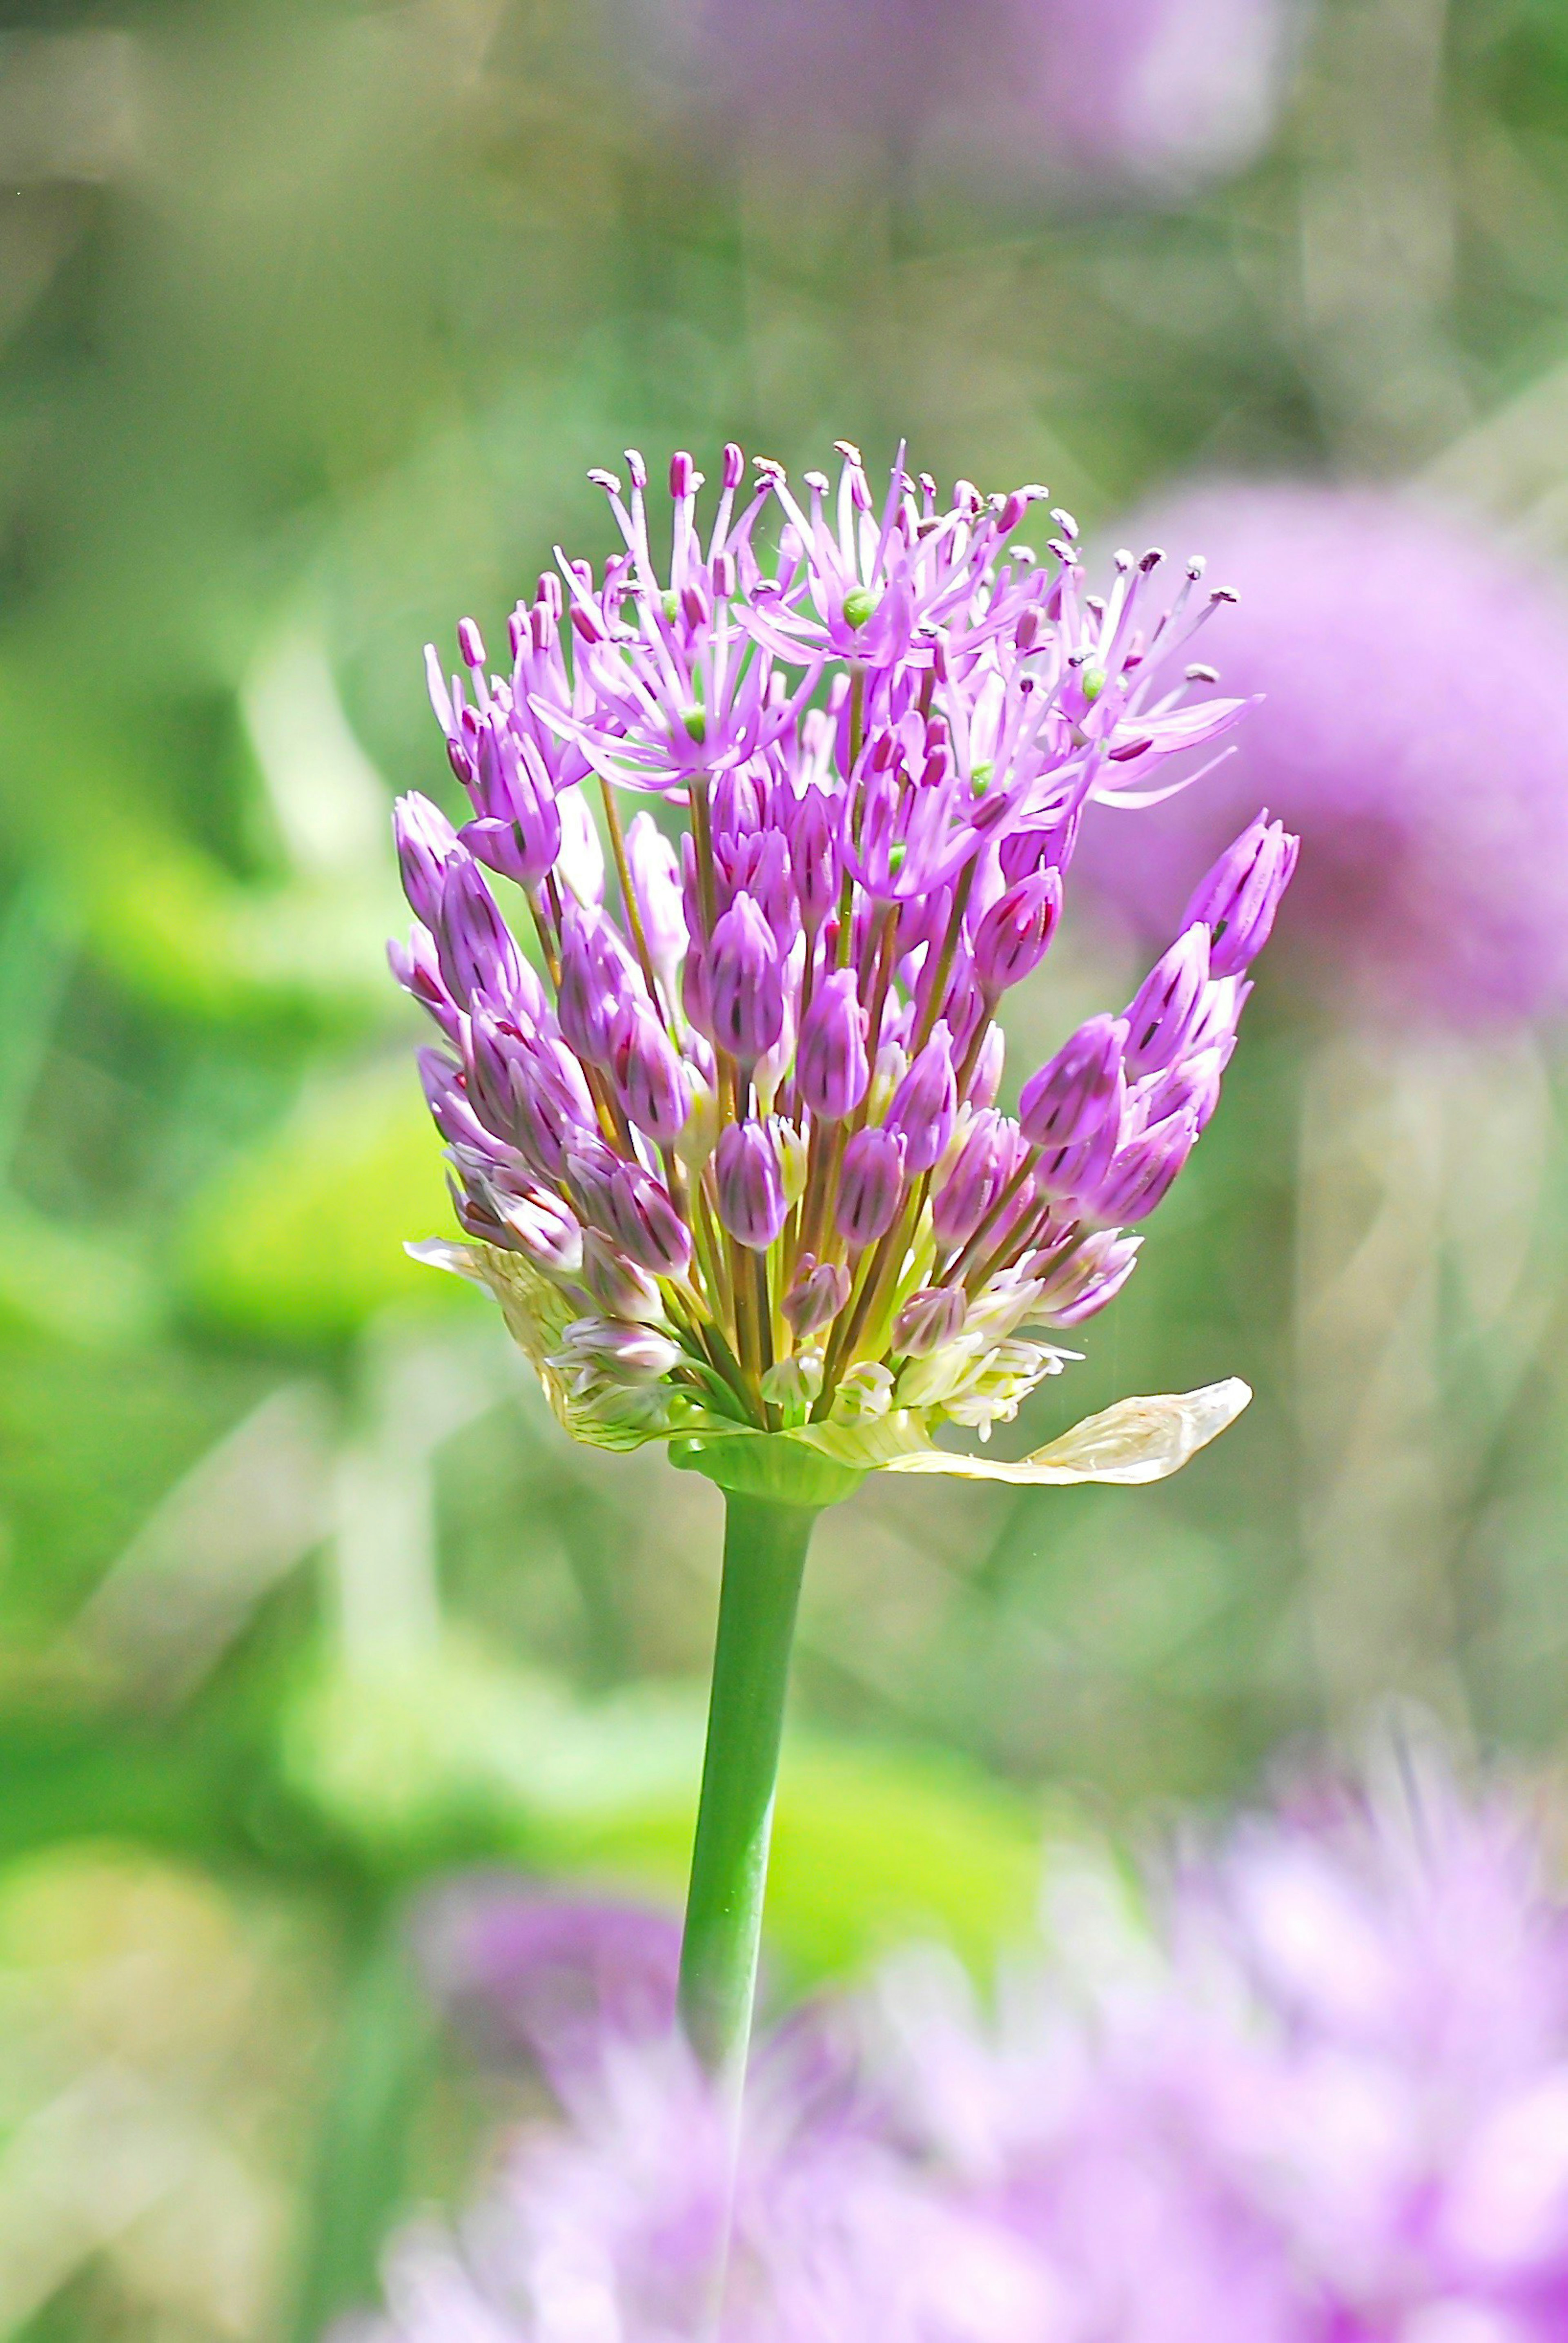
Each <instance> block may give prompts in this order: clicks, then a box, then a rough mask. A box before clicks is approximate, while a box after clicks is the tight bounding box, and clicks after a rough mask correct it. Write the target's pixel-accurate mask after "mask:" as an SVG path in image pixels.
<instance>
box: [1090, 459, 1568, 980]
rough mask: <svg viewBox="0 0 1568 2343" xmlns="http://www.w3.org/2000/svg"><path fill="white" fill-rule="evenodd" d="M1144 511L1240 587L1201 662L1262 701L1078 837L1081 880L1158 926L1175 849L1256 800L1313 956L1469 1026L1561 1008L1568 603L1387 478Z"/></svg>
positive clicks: (1229, 824) (1221, 490)
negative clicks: (1190, 762)
mask: <svg viewBox="0 0 1568 2343" xmlns="http://www.w3.org/2000/svg"><path fill="white" fill-rule="evenodd" d="M1159 525H1160V526H1161V527H1169V528H1172V529H1174V530H1176V531H1178V532H1180V533H1181V535H1183V536H1184V535H1185V533H1186V532H1187V531H1188V530H1189V529H1193V530H1198V531H1200V532H1201V539H1202V542H1203V543H1204V544H1206V545H1207V546H1208V547H1209V548H1211V554H1212V557H1213V558H1214V559H1215V560H1216V561H1217V562H1220V563H1222V564H1223V568H1224V575H1225V577H1226V578H1227V580H1228V581H1230V582H1231V583H1233V584H1234V585H1235V586H1236V587H1237V588H1239V590H1240V595H1241V601H1240V607H1239V608H1238V609H1237V610H1236V612H1235V613H1234V615H1233V617H1232V618H1231V619H1230V620H1229V621H1228V623H1227V625H1226V628H1225V629H1224V640H1223V643H1222V644H1217V645H1216V649H1215V657H1216V659H1217V662H1218V665H1219V669H1220V671H1221V674H1222V676H1223V679H1224V683H1225V687H1226V689H1228V690H1231V691H1235V692H1241V693H1244V694H1254V693H1255V694H1257V695H1259V705H1258V706H1257V708H1256V709H1254V711H1253V712H1252V714H1251V716H1250V717H1249V719H1248V720H1247V723H1246V724H1245V725H1244V726H1243V727H1242V728H1241V730H1240V731H1239V732H1238V734H1237V736H1236V741H1235V751H1234V754H1233V755H1231V756H1230V757H1228V758H1227V759H1226V760H1225V763H1224V765H1223V766H1222V767H1221V769H1219V770H1218V771H1217V772H1215V773H1213V774H1212V775H1211V776H1210V777H1209V778H1207V779H1205V781H1204V783H1203V785H1202V787H1201V788H1200V789H1192V790H1190V791H1185V792H1183V793H1181V795H1180V796H1178V797H1175V798H1173V799H1171V801H1170V802H1169V804H1167V805H1165V806H1163V807H1161V809H1159V810H1158V811H1157V812H1156V813H1154V814H1153V815H1151V817H1150V818H1149V819H1148V820H1146V821H1139V822H1136V823H1117V824H1110V823H1107V824H1105V825H1103V826H1102V827H1101V828H1100V829H1099V830H1097V831H1091V832H1090V833H1089V834H1088V835H1087V837H1086V840H1085V847H1084V863H1085V870H1086V872H1087V875H1088V876H1089V877H1090V878H1091V880H1093V882H1094V883H1095V884H1096V885H1097V886H1099V887H1101V888H1102V889H1103V890H1105V891H1106V893H1108V894H1109V895H1111V897H1112V898H1113V899H1114V900H1117V901H1119V902H1121V903H1122V904H1124V905H1125V906H1126V907H1127V908H1128V909H1130V910H1131V911H1132V912H1133V913H1134V915H1135V916H1136V917H1137V919H1138V920H1139V921H1140V922H1141V925H1142V926H1143V927H1144V928H1145V929H1146V930H1147V931H1148V932H1149V933H1150V934H1151V935H1159V934H1161V933H1162V932H1165V931H1167V930H1168V928H1169V924H1170V922H1171V920H1173V919H1175V918H1176V917H1177V916H1178V915H1179V913H1180V910H1181V900H1182V889H1181V883H1180V881H1179V880H1178V879H1177V877H1176V870H1177V866H1178V864H1179V863H1180V862H1181V861H1182V860H1183V859H1184V857H1185V855H1186V854H1188V853H1191V855H1192V857H1193V858H1194V859H1195V860H1196V859H1201V858H1202V857H1204V856H1206V855H1208V854H1210V853H1213V852H1216V851H1218V850H1219V849H1220V848H1221V846H1222V845H1223V843H1224V840H1225V839H1226V837H1227V836H1228V835H1229V834H1230V832H1231V830H1233V829H1234V828H1235V826H1236V824H1237V822H1238V821H1239V820H1241V818H1242V817H1243V816H1244V815H1246V814H1249V813H1251V811H1252V809H1254V808H1255V807H1257V806H1258V805H1259V804H1260V803H1262V804H1265V805H1267V806H1268V807H1270V808H1271V810H1272V811H1273V812H1274V813H1275V814H1278V815H1282V816H1283V818H1284V820H1286V821H1287V822H1288V823H1289V824H1290V826H1291V827H1292V829H1294V830H1299V831H1300V833H1301V835H1302V839H1303V840H1305V843H1306V856H1305V863H1304V874H1303V878H1302V881H1301V883H1300V884H1299V885H1298V886H1297V887H1296V888H1295V889H1294V890H1292V897H1291V902H1290V906H1289V909H1288V910H1287V912H1286V913H1285V915H1284V920H1283V926H1282V940H1283V941H1285V942H1287V943H1290V944H1293V945H1294V946H1296V947H1297V948H1299V949H1302V950H1307V951H1310V952H1312V954H1313V955H1314V956H1315V959H1316V960H1317V963H1318V968H1319V970H1320V971H1328V972H1330V973H1332V975H1333V976H1334V977H1335V978H1336V979H1339V980H1343V979H1344V978H1346V977H1348V978H1350V979H1351V980H1352V981H1353V982H1354V983H1356V984H1357V985H1358V986H1359V987H1361V988H1362V990H1367V989H1369V988H1370V989H1371V990H1372V992H1373V993H1374V994H1375V995H1379V996H1382V998H1383V999H1384V1000H1385V1001H1387V1000H1392V1003H1393V1004H1394V1005H1395V1006H1396V1007H1398V1008H1400V1009H1407V1008H1411V1007H1414V1008H1417V1009H1420V1010H1424V1011H1427V1012H1428V1013H1433V1014H1436V1015H1437V1016H1439V1017H1440V1018H1442V1019H1444V1020H1448V1021H1453V1022H1457V1023H1461V1024H1475V1023H1484V1022H1486V1021H1495V1020H1497V1019H1499V1018H1513V1017H1529V1016H1537V1015H1542V1014H1553V1013H1556V1014H1560V1013H1561V1012H1562V1011H1563V1009H1564V1008H1568V749H1565V748H1564V742H1565V740H1568V601H1565V600H1564V598H1563V597H1562V596H1561V595H1560V594H1559V593H1558V592H1557V590H1556V589H1555V588H1553V585H1552V584H1551V583H1550V581H1549V580H1547V579H1546V578H1544V577H1543V576H1541V575H1539V574H1538V573H1535V572H1533V571H1532V570H1531V569H1530V568H1528V567H1526V566H1524V565H1523V564H1522V563H1520V562H1517V561H1515V560H1513V558H1509V557H1507V556H1505V555H1504V554H1503V552H1502V551H1501V550H1500V549H1499V548H1497V547H1496V546H1495V545H1493V544H1492V543H1490V542H1489V541H1488V539H1487V538H1486V536H1485V534H1484V532H1483V530H1482V529H1481V528H1480V527H1479V525H1477V526H1474V527H1470V528H1466V527H1463V526H1462V525H1460V524H1459V523H1457V522H1455V521H1453V520H1452V519H1445V518H1441V517H1439V516H1438V515H1436V514H1433V513H1432V512H1429V511H1425V510H1422V508H1419V507H1414V506H1412V505H1411V504H1410V503H1408V502H1407V501H1405V500H1404V499H1402V498H1399V497H1395V496H1392V495H1390V494H1387V493H1384V492H1382V491H1374V490H1371V489H1337V488H1309V487H1302V486H1274V487H1217V488H1210V489H1206V490H1200V491H1197V492H1195V493H1194V494H1192V495H1191V497H1189V498H1187V499H1186V500H1185V501H1183V502H1182V503H1181V504H1179V505H1178V506H1176V508H1175V509H1174V511H1173V512H1171V513H1165V514H1162V515H1161V517H1160V523H1159ZM1232 851H1233V854H1237V855H1244V854H1245V853H1250V852H1251V850H1243V842H1242V840H1237V843H1236V848H1235V849H1234V850H1232ZM1251 868H1252V870H1253V871H1254V872H1255V873H1258V872H1259V865H1258V863H1257V861H1256V860H1255V858H1254V859H1253V860H1252V863H1251ZM1259 875H1261V873H1259ZM1226 883H1228V884H1229V885H1230V886H1231V889H1232V891H1233V892H1234V894H1235V898H1236V903H1237V907H1238V910H1239V913H1240V919H1239V921H1238V923H1237V924H1235V925H1232V927H1231V930H1229V935H1228V940H1227V942H1226V944H1225V945H1224V946H1223V947H1222V948H1221V950H1222V952H1223V953H1224V954H1225V955H1226V956H1225V957H1216V958H1214V959H1213V960H1211V972H1212V973H1214V974H1216V975H1217V974H1220V973H1221V971H1223V970H1229V969H1230V965H1231V963H1230V960H1229V957H1228V954H1229V951H1230V950H1232V949H1234V940H1235V939H1236V938H1237V936H1238V930H1239V928H1240V927H1245V925H1246V924H1247V921H1248V920H1249V918H1250V909H1249V905H1248V901H1247V895H1248V887H1249V884H1250V880H1249V878H1248V875H1247V873H1246V872H1245V871H1243V870H1242V869H1241V862H1240V861H1233V862H1232V864H1231V873H1230V878H1229V880H1228V881H1227V882H1226ZM1265 891H1266V890H1265ZM1197 901H1198V899H1197V898H1194V903H1195V904H1196V903H1197ZM1200 908H1201V909H1202V910H1204V911H1205V913H1207V912H1209V911H1211V910H1212V909H1213V908H1214V907H1213V905H1212V904H1210V903H1208V902H1207V901H1205V902H1204V903H1203V904H1202V905H1201V907H1200ZM1190 916H1191V914H1190Z"/></svg>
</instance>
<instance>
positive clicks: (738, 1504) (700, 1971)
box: [680, 1491, 817, 2090]
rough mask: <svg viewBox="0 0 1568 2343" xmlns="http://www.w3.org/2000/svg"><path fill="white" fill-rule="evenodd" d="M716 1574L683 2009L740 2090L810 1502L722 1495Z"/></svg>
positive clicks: (709, 2058)
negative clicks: (719, 1572) (719, 1579)
mask: <svg viewBox="0 0 1568 2343" xmlns="http://www.w3.org/2000/svg"><path fill="white" fill-rule="evenodd" d="M724 1503H725V1518H724V1578H723V1584H722V1588H721V1591H720V1594H719V1636H718V1642H717V1644H716V1646H715V1650H714V1654H713V1689H712V1694H711V1696H710V1698H709V1709H708V1748H707V1752H706V1754H705V1755H704V1758H703V1762H702V1795H701V1798H700V1800H699V1805H698V1810H697V1836H696V1841H695V1843H694V1845H693V1847H692V1855H691V1886H690V1890H689V1894H688V1896H687V1903H686V1934H685V1936H684V1939H683V1940H682V1944H681V1948H680V2012H681V2016H682V2017H683V2019H684V2020H685V2023H686V2030H687V2033H688V2034H689V2036H690V2039H691V2042H692V2045H693V2046H694V2047H695V2049H696V2050H697V2053H698V2055H699V2057H700V2058H701V2059H702V2061H703V2064H704V2065H705V2066H707V2067H708V2068H709V2071H710V2073H713V2074H715V2075H717V2076H719V2077H721V2079H722V2080H723V2081H724V2082H725V2083H726V2084H727V2085H728V2086H729V2087H732V2088H734V2089H736V2090H739V2082H740V2078H741V2076H742V2074H743V2073H744V2070H745V2065H746V2051H747V2046H748V2043H749V2039H750V2034H751V2004H752V1998H753V1996H754V1993H755V1991H756V1986H757V1951H758V1944H759V1938H760V1936H761V1930H762V1899H763V1896H764V1893H765V1891H766V1888H767V1884H768V1841H769V1835H770V1833H771V1830H772V1827H773V1788H774V1784H775V1781H776V1780H777V1778H778V1773H779V1741H780V1739H781V1737H782V1735H783V1729H784V1694H785V1691H786V1688H787V1686H788V1684H789V1652H790V1646H791V1644H793V1642H794V1638H795V1612H796V1606H797V1604H798V1603H799V1595H800V1577H801V1573H802V1571H803V1569H804V1567H805V1563H806V1549H807V1547H808V1545H809V1544H810V1542H811V1527H812V1524H813V1523H814V1522H815V1521H816V1518H817V1513H816V1509H815V1508H814V1507H810V1506H806V1505H790V1504H781V1503H779V1502H778V1501H777V1500H775V1499H773V1498H766V1497H745V1496H739V1495H738V1494H737V1493H735V1492H733V1491H727V1492H726V1494H725V1501H724Z"/></svg>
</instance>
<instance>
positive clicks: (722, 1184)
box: [713, 1122, 789, 1252]
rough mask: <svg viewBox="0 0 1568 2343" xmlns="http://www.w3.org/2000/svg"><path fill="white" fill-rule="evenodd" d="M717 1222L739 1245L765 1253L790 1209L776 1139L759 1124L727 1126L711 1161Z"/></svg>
mask: <svg viewBox="0 0 1568 2343" xmlns="http://www.w3.org/2000/svg"><path fill="white" fill-rule="evenodd" d="M713 1180H714V1191H715V1194H716V1196H717V1198H718V1202H719V1219H720V1220H721V1221H722V1222H723V1223H724V1226H725V1227H726V1228H727V1229H728V1230H729V1233H730V1235H731V1236H732V1237H733V1238H734V1239H735V1241H736V1242H737V1243H738V1244H743V1245H746V1246H748V1247H749V1249H750V1250H751V1251H752V1252H766V1251H767V1249H768V1247H769V1245H770V1244H771V1243H772V1242H773V1240H774V1238H775V1237H776V1236H777V1235H778V1233H779V1230H780V1229H781V1228H782V1227H783V1225H784V1221H785V1215H786V1213H787V1212H788V1210H789V1207H788V1206H787V1205H786V1203H785V1202H784V1182H783V1181H782V1179H781V1178H780V1176H779V1154H778V1150H777V1149H776V1148H775V1146H774V1144H773V1138H772V1134H771V1132H770V1131H768V1130H767V1128H766V1127H765V1126H764V1125H763V1124H762V1123H759V1122H731V1123H727V1124H726V1125H725V1127H724V1129H723V1131H721V1132H720V1133H719V1145H718V1147H717V1148H716V1149H715V1150H714V1155H713Z"/></svg>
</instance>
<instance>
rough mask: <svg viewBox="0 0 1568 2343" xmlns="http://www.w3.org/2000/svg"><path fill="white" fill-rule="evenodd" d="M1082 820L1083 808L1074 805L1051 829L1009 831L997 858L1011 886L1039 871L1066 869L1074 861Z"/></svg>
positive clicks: (1002, 873)
mask: <svg viewBox="0 0 1568 2343" xmlns="http://www.w3.org/2000/svg"><path fill="white" fill-rule="evenodd" d="M1082 820H1083V814H1082V809H1081V808H1075V809H1074V810H1073V811H1072V812H1071V813H1070V814H1069V815H1068V816H1067V818H1066V820H1063V821H1060V822H1058V823H1057V824H1056V825H1055V827H1054V828H1052V829H1049V830H1031V829H1028V828H1025V829H1022V830H1010V832H1009V834H1008V835H1007V837H1006V838H1003V839H1000V840H998V843H997V860H998V861H999V862H1000V865H1001V875H1002V877H1003V878H1004V879H1005V880H1007V882H1008V884H1009V886H1014V885H1016V884H1017V882H1018V880H1020V879H1027V878H1029V877H1030V875H1031V873H1032V872H1034V871H1036V870H1059V871H1060V870H1066V868H1067V866H1068V864H1069V863H1070V861H1071V860H1072V850H1073V848H1074V847H1075V846H1076V845H1077V843H1078V832H1079V827H1080V824H1081V821H1082Z"/></svg>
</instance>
